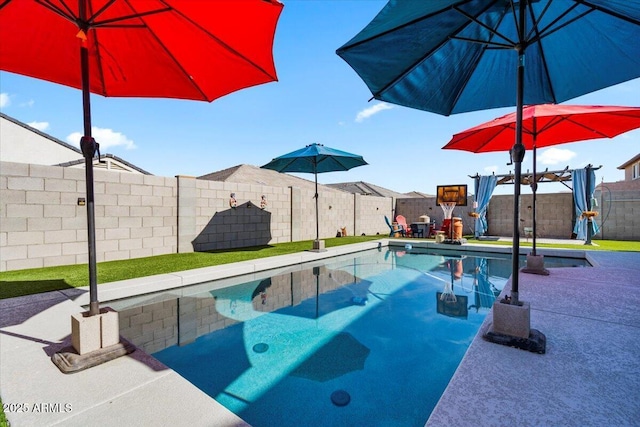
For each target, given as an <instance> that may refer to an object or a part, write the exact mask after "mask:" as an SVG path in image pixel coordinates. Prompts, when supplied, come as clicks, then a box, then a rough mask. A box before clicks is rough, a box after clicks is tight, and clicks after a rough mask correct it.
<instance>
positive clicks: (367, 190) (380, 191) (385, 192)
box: [327, 181, 413, 198]
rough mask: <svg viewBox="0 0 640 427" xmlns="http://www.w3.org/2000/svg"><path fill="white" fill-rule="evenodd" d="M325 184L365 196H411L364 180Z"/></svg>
mask: <svg viewBox="0 0 640 427" xmlns="http://www.w3.org/2000/svg"><path fill="white" fill-rule="evenodd" d="M327 186H329V187H332V188H336V189H338V190H342V191H347V192H349V193H353V194H363V195H367V196H379V197H395V198H406V197H413V196H409V195H407V194H402V193H398V192H396V191H393V190H389V189H388V188H384V187H380V186H378V185H374V184H370V183H368V182H364V181H356V182H339V183H336V184H327Z"/></svg>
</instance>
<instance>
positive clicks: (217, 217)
mask: <svg viewBox="0 0 640 427" xmlns="http://www.w3.org/2000/svg"><path fill="white" fill-rule="evenodd" d="M94 174H95V176H94V179H95V216H96V258H97V260H98V262H102V261H111V260H122V259H131V258H140V257H146V256H153V255H162V254H170V253H177V252H193V251H209V250H216V249H230V248H239V247H248V246H259V245H266V244H273V243H283V242H291V241H301V240H312V239H314V238H315V223H316V222H315V221H316V219H315V201H314V198H313V197H314V192H313V191H311V190H306V189H301V188H297V187H272V186H266V185H258V184H256V185H253V184H239V183H231V182H219V181H208V180H202V179H196V178H194V177H188V176H178V177H172V178H169V177H160V176H153V175H141V174H131V173H120V172H113V171H107V170H95V171H94ZM84 180H85V173H84V170H83V169H81V168H77V169H76V168H64V167H57V166H42V165H31V164H25V163H8V162H0V271H9V270H18V269H25V268H38V267H48V266H55V265H69V264H83V263H86V262H87V258H88V256H87V231H86V230H87V220H86V207H85V206H84V204H83V202H82V201H83V200H84V198H85V197H86V196H85V182H84ZM231 193H235V199H236V202H237V203H236V207H232V206H231V205H230V195H231ZM262 196H265V197H264V199H265V201H266V205H264V204H262V205H261V202H262ZM596 199H602V202H601V203H599V206H598V208H597V209H598V210H600V211H601V215H600V216H599V217H598V218H597V221H598V224H599V225H600V224H602V233H600V234H598V235H596V236H595V237H594V238H595V239H599V238H606V239H614V240H640V197H638V194H637V191H636V192H633V191H632V192H620V193H613V195H607V194H605V195H604V197H603V195H600V194H596ZM318 201H319V204H318V205H319V216H320V220H319V221H320V222H319V224H320V238H329V237H334V236H335V235H336V234H337V231H338V230H339V229H340V230H341V229H342V228H345V229H346V231H347V235H361V234H366V235H376V234H379V235H381V236H387V235H388V233H389V228H388V227H387V226H386V224H385V221H384V217H385V215H386V216H388V217H389V218H393V217H395V215H396V214H401V215H403V216H405V217H406V219H407V221H408V222H409V223H411V222H417V221H419V219H420V217H421V216H423V215H428V216H429V217H430V219H431V220H432V221H435V222H436V223H437V224H440V223H442V220H443V218H444V215H443V212H442V209H441V208H440V206H438V205H436V198H435V196H434V197H415V198H402V199H394V198H389V197H377V196H365V195H360V194H351V193H346V192H340V191H336V190H325V191H323V190H320V191H319V199H318ZM512 201H513V197H512V196H509V195H496V196H493V197H492V198H491V201H490V203H489V207H488V213H487V220H488V225H489V229H488V231H487V234H489V235H497V236H511V234H512V228H513V222H512V221H513V220H512V218H513V202H512ZM467 205H468V206H466V207H456V208H455V209H454V213H453V215H454V216H457V217H460V218H462V222H463V233H464V234H473V231H474V219H473V218H472V217H470V216H469V213H470V212H472V210H473V208H472V206H473V198H472V197H469V199H468V203H467ZM530 205H531V196H530V195H522V196H521V202H520V218H521V229H520V231H521V233H523V231H524V227H529V226H530V225H531V216H532V213H531V210H530V209H529V206H530ZM263 207H264V209H263ZM537 207H538V214H537V219H538V221H537V231H538V236H540V237H549V238H569V237H570V236H571V232H572V230H573V223H574V220H575V218H574V214H573V199H572V196H571V193H558V194H538V198H537Z"/></svg>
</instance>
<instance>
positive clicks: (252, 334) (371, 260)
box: [112, 248, 554, 426]
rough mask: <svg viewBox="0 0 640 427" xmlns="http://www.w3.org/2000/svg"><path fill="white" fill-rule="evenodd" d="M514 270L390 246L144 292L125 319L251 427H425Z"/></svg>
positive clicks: (485, 259) (504, 260)
mask: <svg viewBox="0 0 640 427" xmlns="http://www.w3.org/2000/svg"><path fill="white" fill-rule="evenodd" d="M545 264H546V265H547V266H553V265H554V264H553V261H552V260H550V259H549V260H548V259H545ZM510 265H511V261H510V258H508V257H507V256H494V255H491V256H487V255H486V254H484V255H482V254H481V256H479V257H478V256H471V255H460V254H456V253H450V252H446V251H445V252H441V253H437V252H433V251H426V250H408V251H407V250H393V249H389V250H388V249H386V248H384V249H383V250H380V251H377V250H373V251H367V252H362V253H357V254H352V255H348V256H342V257H337V258H332V259H330V260H328V261H326V262H324V263H322V264H321V263H314V264H310V265H308V266H296V267H291V268H289V269H284V270H282V271H278V273H277V274H272V275H268V274H267V273H265V275H264V277H258V278H254V280H250V281H246V282H245V283H241V284H238V285H235V286H230V287H222V288H221V287H220V284H219V283H211V285H210V286H209V288H210V289H207V285H200V286H198V287H197V288H195V289H194V292H193V294H191V295H187V296H184V295H186V294H184V293H183V294H182V295H183V296H182V297H180V298H160V297H158V296H155V297H152V298H150V299H149V298H147V300H146V303H147V304H143V305H142V306H141V305H134V306H129V307H126V308H125V307H123V309H121V310H120V316H121V326H124V329H126V328H129V329H133V328H134V326H135V327H136V329H137V327H138V326H139V325H141V330H142V333H143V334H146V335H152V336H154V337H156V336H157V337H158V339H159V340H160V341H161V340H162V338H163V337H164V346H163V347H162V348H161V349H159V351H157V352H154V356H155V357H156V358H158V359H159V360H160V361H162V362H164V363H165V364H166V365H167V366H169V367H171V368H172V369H174V370H175V371H177V372H178V373H180V374H181V375H182V376H184V377H185V378H186V379H188V380H189V381H190V382H192V383H193V384H194V385H196V386H197V387H199V388H201V389H202V390H203V391H204V392H206V393H207V394H209V395H210V396H212V397H213V398H215V399H216V400H218V401H219V402H220V403H222V404H223V405H225V406H226V407H227V408H229V409H230V410H232V411H233V412H235V413H237V414H238V415H239V416H240V417H242V418H243V419H245V420H246V421H247V422H249V423H250V424H252V425H254V426H272V425H273V426H288V425H295V426H299V425H308V426H322V425H347V424H349V425H352V424H358V425H402V426H407V425H424V423H425V421H426V420H427V418H428V417H429V414H430V413H431V411H432V410H433V408H434V406H435V404H436V403H437V401H438V399H439V397H440V395H441V394H442V392H443V391H444V389H445V387H446V386H447V384H448V382H449V380H450V378H451V376H452V375H453V372H454V371H455V369H456V367H457V366H458V364H459V363H460V360H461V359H462V357H463V355H464V353H465V352H466V349H467V348H468V346H469V344H470V343H471V341H472V340H473V338H474V336H475V334H476V332H477V330H478V328H479V326H480V324H481V323H482V320H483V319H484V317H485V315H486V313H487V312H488V310H489V309H490V307H491V304H492V303H493V300H494V299H495V297H496V295H497V294H498V293H499V292H500V290H501V289H502V287H503V286H504V283H505V282H506V277H507V276H508V275H509V273H510V268H511V267H510ZM149 302H151V303H150V304H148V303H149ZM112 306H113V305H112ZM114 308H116V309H118V308H117V307H114ZM129 314H131V315H130V316H129V317H127V316H128V315H129ZM123 316H124V318H125V319H126V321H125V322H124V325H123V320H122V319H123ZM163 316H164V317H163ZM142 319H146V320H147V322H144V321H143V320H142ZM134 324H135V325H134ZM172 333H173V335H172ZM123 335H124V336H125V337H127V334H126V333H125V332H124V331H123ZM172 344H177V345H172ZM167 345H168V347H167ZM164 347H167V348H164Z"/></svg>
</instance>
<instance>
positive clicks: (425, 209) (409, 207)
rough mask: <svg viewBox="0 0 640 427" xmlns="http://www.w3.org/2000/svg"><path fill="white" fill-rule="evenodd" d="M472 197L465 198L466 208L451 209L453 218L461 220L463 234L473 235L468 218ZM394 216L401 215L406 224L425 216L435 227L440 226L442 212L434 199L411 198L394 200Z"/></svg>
mask: <svg viewBox="0 0 640 427" xmlns="http://www.w3.org/2000/svg"><path fill="white" fill-rule="evenodd" d="M473 200H474V199H473V196H469V197H468V198H467V206H456V207H455V208H454V209H453V217H458V218H461V219H462V227H463V234H467V235H468V234H473V231H474V219H473V218H472V217H470V216H469V212H473ZM396 215H402V216H404V217H405V218H406V219H407V223H409V224H410V223H412V222H418V221H420V217H421V216H423V215H427V216H428V217H429V219H430V220H431V221H435V223H436V225H440V224H442V221H443V220H444V212H443V211H442V208H441V207H440V205H438V204H436V197H435V196H432V197H412V198H405V199H397V200H396Z"/></svg>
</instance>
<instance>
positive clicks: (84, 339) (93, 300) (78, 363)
mask: <svg viewBox="0 0 640 427" xmlns="http://www.w3.org/2000/svg"><path fill="white" fill-rule="evenodd" d="M80 16H81V17H84V16H86V10H85V8H84V2H80ZM86 31H87V30H86V28H83V29H82V30H81V34H80V33H79V35H81V36H83V37H84V36H86ZM80 65H81V68H82V69H81V76H82V111H83V116H84V118H83V121H84V136H83V137H82V138H81V140H80V148H81V149H82V154H83V155H84V158H85V179H86V188H87V200H86V206H87V239H88V251H89V311H88V312H86V313H78V314H74V315H72V316H71V344H72V345H71V347H65V348H63V349H61V350H60V351H59V352H56V353H54V354H53V355H52V356H51V361H52V362H53V363H54V364H55V365H56V366H57V367H58V369H60V371H62V372H63V373H65V374H71V373H75V372H78V371H82V370H85V369H88V368H91V367H93V366H97V365H101V364H102V363H105V362H108V361H110V360H113V359H116V358H118V357H120V356H124V355H126V354H129V353H131V352H133V351H134V350H135V347H134V346H133V345H132V344H131V343H129V342H127V341H125V340H122V341H121V339H120V327H119V322H118V313H117V312H115V311H114V310H111V309H109V308H106V309H103V310H100V305H99V303H98V281H97V268H96V227H95V203H94V191H93V157H94V155H95V153H96V151H97V149H98V144H97V143H96V141H95V139H93V137H92V136H91V102H90V90H89V52H88V49H87V47H86V45H85V39H83V40H82V41H81V42H80ZM96 334H97V335H98V336H96Z"/></svg>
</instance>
